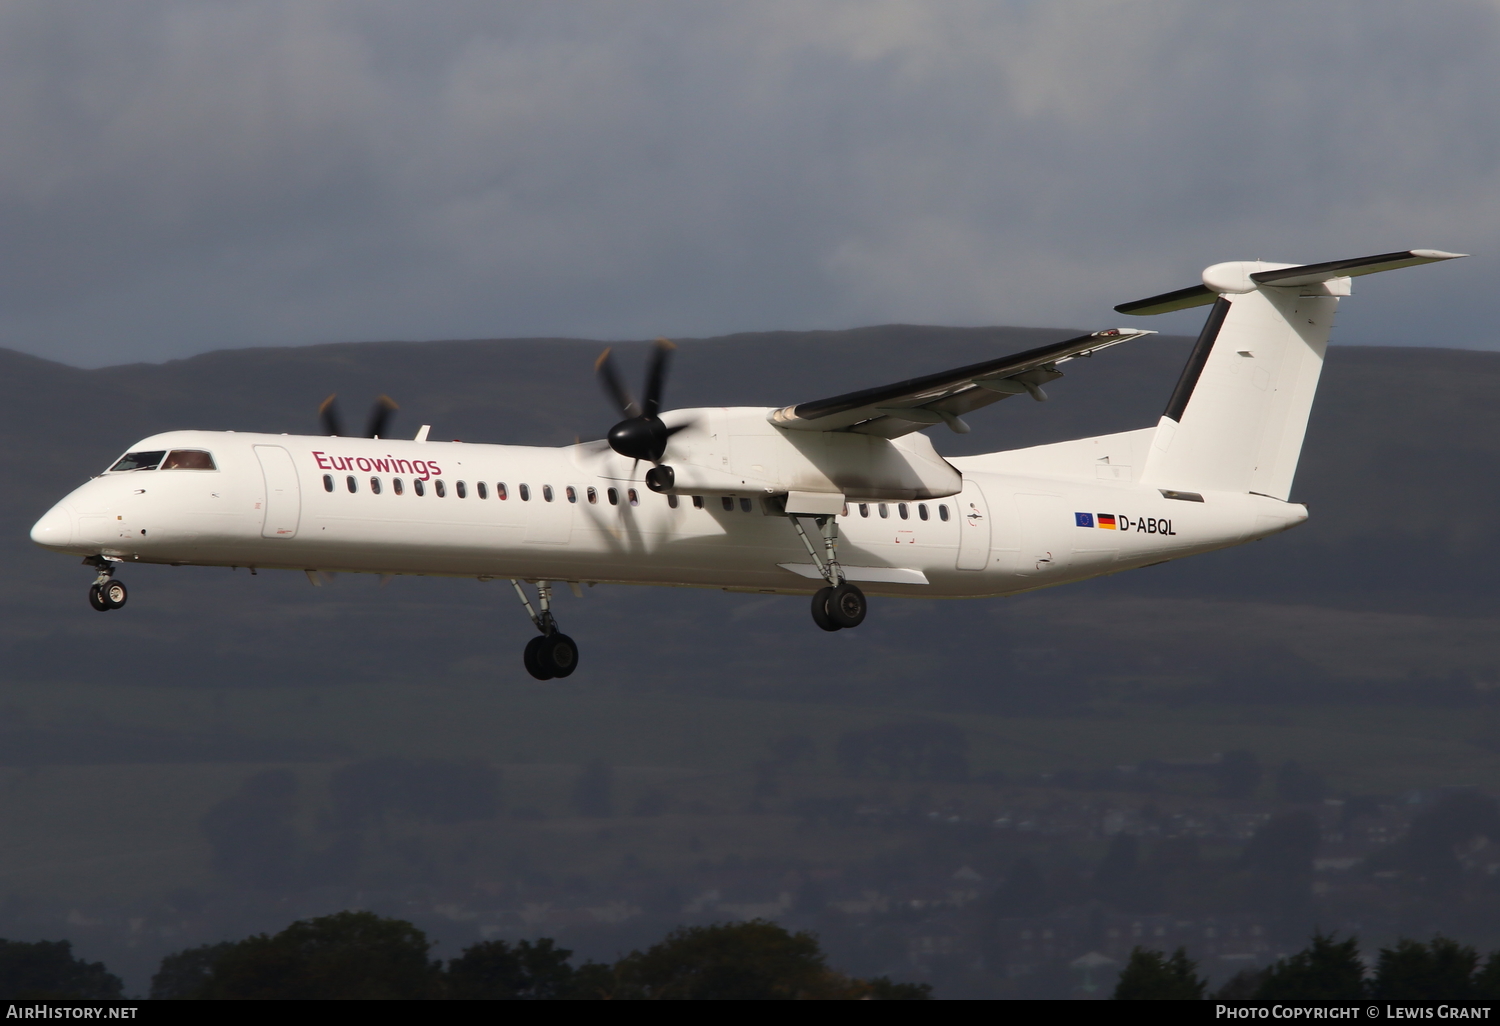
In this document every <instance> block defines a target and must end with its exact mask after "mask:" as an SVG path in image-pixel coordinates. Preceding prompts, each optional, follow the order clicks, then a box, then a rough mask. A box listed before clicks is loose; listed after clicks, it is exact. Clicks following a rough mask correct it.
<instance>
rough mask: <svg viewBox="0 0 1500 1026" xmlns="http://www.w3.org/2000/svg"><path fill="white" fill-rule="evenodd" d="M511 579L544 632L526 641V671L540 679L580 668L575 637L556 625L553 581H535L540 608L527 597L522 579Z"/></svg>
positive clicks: (524, 655)
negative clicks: (534, 606)
mask: <svg viewBox="0 0 1500 1026" xmlns="http://www.w3.org/2000/svg"><path fill="white" fill-rule="evenodd" d="M510 583H511V587H513V588H515V589H516V595H518V596H519V597H520V599H521V605H523V606H525V607H526V615H527V616H529V617H531V622H532V623H533V624H535V625H536V629H537V630H539V631H541V632H542V633H541V636H540V637H536V638H532V639H531V640H530V641H528V642H527V643H526V651H525V652H524V653H523V654H522V660H523V661H524V662H525V664H526V672H527V673H529V674H531V675H532V676H533V677H535V678H536V679H537V680H551V679H552V678H553V677H566V676H568V674H570V673H572V672H573V671H574V670H576V669H578V646H577V645H575V644H574V643H573V639H572V638H570V637H568V636H567V635H566V634H564V633H562V632H561V631H559V630H558V629H557V620H556V619H554V618H553V616H552V583H551V582H550V581H538V582H537V584H536V597H537V606H538V607H539V608H540V611H538V610H537V609H533V608H532V605H531V600H530V599H528V598H527V597H526V591H525V589H523V588H522V587H521V582H520V581H518V580H516V579H515V578H511V582H510Z"/></svg>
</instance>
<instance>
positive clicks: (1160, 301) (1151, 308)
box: [1115, 285, 1219, 317]
mask: <svg viewBox="0 0 1500 1026" xmlns="http://www.w3.org/2000/svg"><path fill="white" fill-rule="evenodd" d="M1218 298H1219V294H1218V293H1217V292H1215V291H1214V290H1213V289H1211V288H1209V287H1208V286H1207V285H1194V286H1193V287H1192V288H1187V289H1178V290H1177V291H1176V292H1168V293H1165V294H1163V295H1160V296H1152V297H1151V298H1150V299H1137V300H1136V301H1135V302H1134V303H1121V304H1120V305H1119V306H1117V307H1115V313H1122V314H1134V315H1135V316H1137V317H1150V316H1151V315H1152V314H1164V313H1171V312H1172V311H1173V310H1186V309H1188V308H1190V307H1194V306H1207V305H1208V304H1210V303H1212V302H1213V301H1214V300H1215V299H1218Z"/></svg>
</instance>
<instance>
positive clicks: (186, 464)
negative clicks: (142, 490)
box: [161, 449, 219, 470]
mask: <svg viewBox="0 0 1500 1026" xmlns="http://www.w3.org/2000/svg"><path fill="white" fill-rule="evenodd" d="M161 469H163V470H218V469H219V468H218V467H216V466H214V458H213V457H212V456H210V455H209V454H208V453H206V452H204V451H203V450H202V449H173V450H172V451H171V452H170V453H168V454H167V460H166V462H165V463H163V464H162V465H161Z"/></svg>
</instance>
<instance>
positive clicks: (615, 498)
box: [604, 488, 620, 506]
mask: <svg viewBox="0 0 1500 1026" xmlns="http://www.w3.org/2000/svg"><path fill="white" fill-rule="evenodd" d="M604 495H605V497H606V498H608V499H609V504H610V505H611V506H618V505H619V504H620V492H619V490H618V489H616V488H611V489H610V490H609V491H607V492H605V493H604Z"/></svg>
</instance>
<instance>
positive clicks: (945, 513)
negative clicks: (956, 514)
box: [938, 505, 948, 521]
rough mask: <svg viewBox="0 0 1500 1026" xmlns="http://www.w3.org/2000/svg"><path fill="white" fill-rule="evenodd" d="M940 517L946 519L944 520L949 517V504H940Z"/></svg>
mask: <svg viewBox="0 0 1500 1026" xmlns="http://www.w3.org/2000/svg"><path fill="white" fill-rule="evenodd" d="M938 519H939V520H944V521H946V520H947V519H948V507H947V506H941V505H940V506H938Z"/></svg>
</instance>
